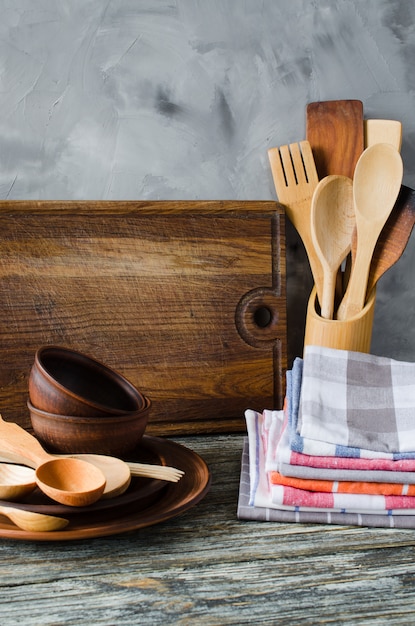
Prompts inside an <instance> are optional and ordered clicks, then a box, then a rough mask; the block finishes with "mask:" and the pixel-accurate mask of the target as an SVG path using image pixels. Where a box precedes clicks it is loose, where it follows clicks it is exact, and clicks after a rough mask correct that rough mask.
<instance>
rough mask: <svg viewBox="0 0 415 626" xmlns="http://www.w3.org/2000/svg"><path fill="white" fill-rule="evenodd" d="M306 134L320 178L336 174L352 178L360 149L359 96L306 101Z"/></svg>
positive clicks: (360, 113)
mask: <svg viewBox="0 0 415 626" xmlns="http://www.w3.org/2000/svg"><path fill="white" fill-rule="evenodd" d="M306 138H307V141H308V142H309V143H310V146H311V149H312V151H313V156H314V161H315V164H316V169H317V174H318V177H319V179H320V180H321V179H322V178H324V177H325V176H329V175H331V174H336V175H339V176H347V177H348V178H353V174H354V169H355V167H356V163H357V161H358V159H359V157H360V155H361V154H362V152H363V150H364V129H363V103H362V102H361V101H360V100H327V101H323V102H310V103H309V104H308V105H307V108H306Z"/></svg>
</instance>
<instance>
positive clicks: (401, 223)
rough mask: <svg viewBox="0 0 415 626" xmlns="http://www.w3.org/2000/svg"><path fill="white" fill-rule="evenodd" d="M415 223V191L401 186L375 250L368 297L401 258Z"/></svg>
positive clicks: (353, 238) (355, 244) (354, 249)
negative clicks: (380, 279)
mask: <svg viewBox="0 0 415 626" xmlns="http://www.w3.org/2000/svg"><path fill="white" fill-rule="evenodd" d="M414 225H415V191H414V190H413V189H410V188H409V187H406V186H405V185H402V186H401V190H400V192H399V196H398V199H397V200H396V202H395V205H394V207H393V209H392V212H391V214H390V215H389V217H388V219H387V221H386V224H385V226H384V227H383V228H382V232H381V233H380V235H379V239H378V240H377V242H376V246H375V249H374V252H373V257H372V262H371V264H370V270H369V278H368V281H367V290H366V297H368V295H369V294H370V292H371V291H372V289H373V287H374V286H375V285H376V284H377V282H378V280H379V278H381V277H382V276H383V274H384V273H385V272H386V271H387V270H388V269H390V268H391V267H392V266H393V265H395V263H396V262H397V261H399V259H400V258H401V256H402V254H403V253H404V250H405V248H406V245H407V243H408V241H409V238H410V236H411V233H412V230H413V227H414ZM356 250H357V232H356V231H354V232H353V236H352V259H353V263H354V260H355V258H356Z"/></svg>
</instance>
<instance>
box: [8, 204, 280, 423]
mask: <svg viewBox="0 0 415 626" xmlns="http://www.w3.org/2000/svg"><path fill="white" fill-rule="evenodd" d="M284 242H285V239H284V219H283V210H282V208H281V207H280V205H278V204H276V203H274V202H151V203H146V202H2V203H0V246H1V254H0V356H1V359H0V411H1V412H2V414H3V416H4V417H5V419H8V420H12V421H17V422H19V423H20V424H21V425H22V426H25V427H28V426H30V422H29V416H28V410H27V408H26V400H27V393H28V392H27V381H28V375H29V372H30V367H31V365H32V363H33V358H34V353H35V351H36V349H37V348H38V347H40V346H41V345H43V344H57V345H65V346H68V347H72V348H75V349H77V350H81V351H83V352H86V353H87V354H90V355H91V356H93V357H95V358H97V359H98V360H101V361H103V362H105V363H106V364H108V365H110V366H111V367H114V368H115V369H117V370H119V371H120V372H122V373H123V374H124V375H125V376H126V377H127V378H129V379H130V380H131V381H132V382H133V383H134V384H135V385H136V386H137V387H138V388H139V389H140V390H141V391H142V392H143V393H145V394H146V395H147V396H148V397H149V398H150V399H151V400H152V410H151V415H150V421H149V426H148V432H149V433H150V434H157V435H158V434H163V435H164V434H171V433H176V434H179V433H191V432H193V433H198V432H221V431H222V432H224V431H226V432H229V431H238V430H241V429H243V427H244V424H243V412H244V410H245V408H246V406H247V405H249V404H255V405H259V406H261V407H262V406H264V407H265V406H274V407H280V406H281V404H282V399H283V394H284V389H283V386H284V372H285V368H286V297H285V243H284ZM267 315H268V316H269V317H268V318H267ZM264 316H265V319H264Z"/></svg>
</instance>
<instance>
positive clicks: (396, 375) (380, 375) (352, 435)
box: [297, 346, 415, 453]
mask: <svg viewBox="0 0 415 626" xmlns="http://www.w3.org/2000/svg"><path fill="white" fill-rule="evenodd" d="M297 432H298V434H299V435H300V436H301V437H304V438H308V439H311V440H314V441H320V442H326V443H331V444H335V445H340V446H349V447H356V448H366V449H368V450H374V451H377V452H388V453H405V452H413V451H414V450H415V363H408V362H403V361H396V360H393V359H389V358H386V357H378V356H374V355H369V354H363V353H360V352H351V351H347V350H334V349H331V348H323V347H319V346H308V347H307V348H306V350H305V354H304V361H303V372H302V386H301V396H300V406H299V415H298V424H297Z"/></svg>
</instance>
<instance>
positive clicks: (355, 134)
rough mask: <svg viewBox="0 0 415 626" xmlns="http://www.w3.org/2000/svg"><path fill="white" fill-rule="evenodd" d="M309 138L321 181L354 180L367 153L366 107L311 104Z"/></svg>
mask: <svg viewBox="0 0 415 626" xmlns="http://www.w3.org/2000/svg"><path fill="white" fill-rule="evenodd" d="M306 138H307V140H308V141H309V142H310V146H311V149H312V151H313V154H314V159H315V161H316V167H317V172H318V175H319V178H320V179H322V178H324V177H325V176H330V175H331V174H338V175H342V176H347V177H348V178H353V175H354V170H355V167H356V163H357V161H358V159H359V157H360V155H361V154H362V152H363V150H364V127H363V103H362V102H361V101H360V100H329V101H323V102H311V103H310V104H309V105H308V106H307V108H306ZM350 267H351V259H350V256H349V257H348V258H347V262H346V264H345V270H344V272H342V271H339V272H338V274H337V285H336V297H337V301H340V300H341V298H342V297H343V293H344V289H345V284H347V280H348V277H349V275H350Z"/></svg>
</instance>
